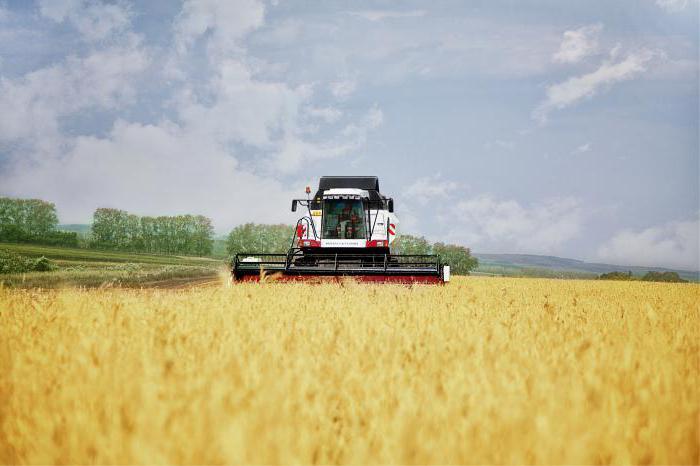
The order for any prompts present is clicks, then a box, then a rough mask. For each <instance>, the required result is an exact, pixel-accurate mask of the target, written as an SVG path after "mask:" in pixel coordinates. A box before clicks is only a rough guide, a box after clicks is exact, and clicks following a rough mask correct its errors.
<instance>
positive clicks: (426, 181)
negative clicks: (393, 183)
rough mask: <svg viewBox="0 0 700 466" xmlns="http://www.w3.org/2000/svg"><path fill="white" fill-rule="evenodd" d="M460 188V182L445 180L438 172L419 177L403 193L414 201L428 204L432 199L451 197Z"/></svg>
mask: <svg viewBox="0 0 700 466" xmlns="http://www.w3.org/2000/svg"><path fill="white" fill-rule="evenodd" d="M459 188H460V185H459V184H458V183H456V182H454V181H449V180H444V179H443V178H442V176H441V175H440V174H439V173H438V174H436V175H433V176H426V177H423V178H418V179H417V180H416V181H414V182H413V184H411V185H409V186H408V187H407V188H406V189H405V190H404V191H403V195H404V196H405V197H406V198H407V199H409V200H411V201H412V202H413V201H415V202H417V203H418V204H420V205H427V204H428V202H431V201H435V200H439V199H442V200H446V199H449V198H450V197H451V196H452V195H454V193H455V192H456V191H457V190H458V189H459Z"/></svg>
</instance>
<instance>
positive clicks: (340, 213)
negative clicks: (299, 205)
mask: <svg viewBox="0 0 700 466" xmlns="http://www.w3.org/2000/svg"><path fill="white" fill-rule="evenodd" d="M323 238H327V239H364V238H365V215H364V209H363V208H362V201H361V200H355V199H324V201H323Z"/></svg>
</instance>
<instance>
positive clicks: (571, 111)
mask: <svg viewBox="0 0 700 466" xmlns="http://www.w3.org/2000/svg"><path fill="white" fill-rule="evenodd" d="M698 32H699V31H698V1H697V0H629V1H627V0H620V1H616V2H609V1H580V2H573V1H572V2H561V1H554V0H542V1H531V2H523V1H519V2H515V1H473V2H461V1H460V2H458V1H454V2H389V1H378V2H363V1H357V2H313V3H312V2H301V1H299V2H295V1H283V0H280V1H279V2H277V1H267V2H264V1H256V0H243V1H213V0H200V1H190V0H187V1H184V2H182V3H179V2H174V1H162V2H161V1H148V2H135V1H128V0H123V1H116V2H101V1H92V0H90V1H87V0H47V1H38V2H36V3H33V2H26V1H22V2H14V1H4V2H2V1H0V109H2V112H0V194H3V195H9V196H18V197H30V196H31V197H40V198H43V199H47V200H51V201H53V202H55V203H56V205H57V208H58V211H59V215H60V217H61V220H62V221H64V222H66V223H69V222H70V223H78V222H88V221H89V220H90V218H91V215H92V212H93V211H94V209H95V208H96V207H100V206H109V207H118V208H122V209H126V210H129V211H131V212H134V213H137V214H176V213H201V214H205V215H208V216H210V217H211V218H213V220H214V222H215V225H216V227H217V230H218V231H220V232H222V233H223V232H227V231H228V230H229V229H230V228H232V227H233V226H235V225H237V224H241V223H245V222H251V221H252V222H291V221H293V220H294V218H293V216H292V214H291V213H290V212H288V209H289V205H290V202H289V200H290V199H291V198H292V197H295V196H299V195H302V194H303V189H304V186H305V185H307V184H311V185H314V184H316V183H317V180H318V177H319V176H321V175H330V174H333V175H338V174H355V175H365V174H376V175H378V176H379V177H380V181H381V185H382V188H383V191H384V193H385V194H386V195H391V196H393V197H394V198H395V199H396V207H397V214H398V215H399V217H400V219H401V230H402V231H403V232H407V233H413V234H419V235H425V236H426V237H428V238H429V239H431V240H433V241H449V242H454V243H459V244H463V245H465V246H469V247H471V248H472V249H473V250H475V251H478V252H511V253H534V254H553V255H560V256H566V257H573V258H579V259H585V260H592V261H605V262H612V263H619V264H630V265H657V266H672V267H680V268H685V269H698V261H699V258H698V254H699V253H698V242H699V239H698V229H699V226H698V215H699V211H700V206H699V192H698V178H699V175H700V171H699V168H698V151H699V147H698V123H699V120H698V83H699V81H698V70H699V68H698Z"/></svg>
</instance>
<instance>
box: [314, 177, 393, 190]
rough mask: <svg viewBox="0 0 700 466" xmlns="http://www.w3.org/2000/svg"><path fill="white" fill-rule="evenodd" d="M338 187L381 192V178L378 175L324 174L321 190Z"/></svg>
mask: <svg viewBox="0 0 700 466" xmlns="http://www.w3.org/2000/svg"><path fill="white" fill-rule="evenodd" d="M336 188H344V189H348V188H350V189H352V188H355V189H362V190H365V191H377V192H379V178H377V177H376V176H322V177H321V180H320V181H319V183H318V190H319V191H326V190H328V189H336Z"/></svg>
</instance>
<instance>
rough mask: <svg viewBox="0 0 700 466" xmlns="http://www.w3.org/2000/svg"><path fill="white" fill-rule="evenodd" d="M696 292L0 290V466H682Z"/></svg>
mask: <svg viewBox="0 0 700 466" xmlns="http://www.w3.org/2000/svg"><path fill="white" fill-rule="evenodd" d="M699 292H700V287H699V286H698V285H696V284H650V283H639V282H634V283H630V282H599V281H556V280H534V279H533V280H530V279H505V278H504V279H497V278H488V279H484V278H481V279H478V278H469V279H459V278H458V279H455V280H454V282H453V283H451V284H449V285H448V286H445V287H421V286H416V287H413V288H408V287H401V286H363V285H356V284H353V283H345V284H342V285H315V286H309V285H305V284H286V285H279V284H271V285H257V284H249V285H239V286H234V287H233V288H230V289H226V288H223V287H222V288H207V289H193V290H179V291H158V290H142V291H127V290H118V289H105V290H90V291H81V290H62V291H43V292H42V291H12V290H2V289H0V461H1V462H3V463H552V462H554V463H694V462H697V461H698V455H699V446H698V443H699V434H698V422H699V417H698V416H699V414H698V413H699V411H698V409H699V405H700V394H699V393H700V391H699V390H698V387H699V386H700V385H699V383H698V382H700V380H699V378H700V377H699V371H700V370H699V367H700V361H699V355H698V353H699V348H698V342H699V341H700V328H699V326H700V318H699V311H698V298H699V296H698V293H699Z"/></svg>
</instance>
